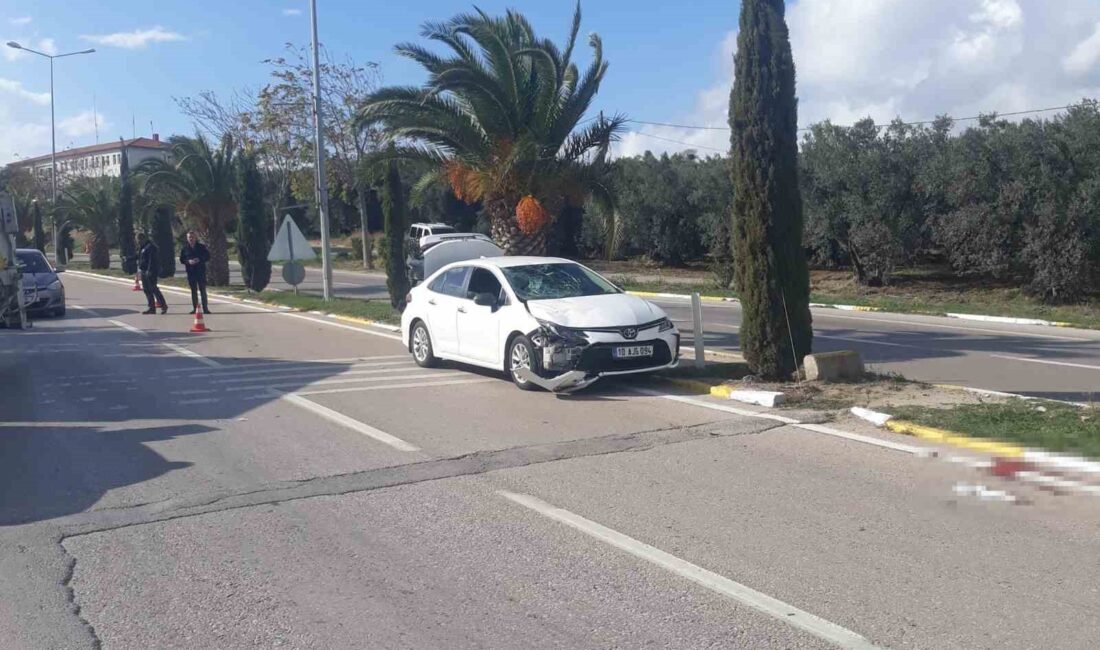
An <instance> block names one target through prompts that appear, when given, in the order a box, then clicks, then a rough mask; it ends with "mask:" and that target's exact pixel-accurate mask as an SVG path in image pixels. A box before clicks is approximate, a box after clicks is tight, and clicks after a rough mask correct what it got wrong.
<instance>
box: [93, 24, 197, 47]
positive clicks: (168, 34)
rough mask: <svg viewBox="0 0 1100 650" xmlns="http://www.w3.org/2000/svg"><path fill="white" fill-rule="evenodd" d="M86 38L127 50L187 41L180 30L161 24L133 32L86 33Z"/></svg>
mask: <svg viewBox="0 0 1100 650" xmlns="http://www.w3.org/2000/svg"><path fill="white" fill-rule="evenodd" d="M81 38H83V39H84V40H87V41H91V42H93V43H96V44H99V45H106V46H108V47H121V48H124V49H127V50H136V49H141V48H144V47H147V46H148V45H149V44H150V43H168V42H171V41H185V40H187V37H185V36H184V35H183V34H180V33H178V32H172V31H168V30H166V29H165V28H163V27H161V26H159V25H158V26H156V27H151V28H149V29H135V30H134V31H132V32H115V33H114V34H99V35H84V36H81Z"/></svg>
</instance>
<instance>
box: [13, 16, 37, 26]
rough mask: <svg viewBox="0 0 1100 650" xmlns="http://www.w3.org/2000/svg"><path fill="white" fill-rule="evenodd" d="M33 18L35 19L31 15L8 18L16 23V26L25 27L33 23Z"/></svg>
mask: <svg viewBox="0 0 1100 650" xmlns="http://www.w3.org/2000/svg"><path fill="white" fill-rule="evenodd" d="M32 20H34V19H33V18H31V17H30V16H20V17H19V18H12V19H10V20H8V22H9V23H11V24H13V25H15V26H16V27H25V26H27V25H29V24H31V21H32Z"/></svg>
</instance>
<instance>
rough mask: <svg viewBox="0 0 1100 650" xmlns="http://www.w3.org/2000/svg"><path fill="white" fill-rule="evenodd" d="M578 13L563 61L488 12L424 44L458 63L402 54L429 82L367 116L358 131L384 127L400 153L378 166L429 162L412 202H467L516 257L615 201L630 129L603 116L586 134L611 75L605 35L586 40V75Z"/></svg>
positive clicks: (379, 97)
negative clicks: (444, 186) (577, 51)
mask: <svg viewBox="0 0 1100 650" xmlns="http://www.w3.org/2000/svg"><path fill="white" fill-rule="evenodd" d="M580 25H581V10H580V4H578V5H577V7H576V10H575V11H574V14H573V25H572V30H571V31H570V34H569V39H568V41H567V42H566V46H565V49H564V51H563V50H561V49H559V48H558V47H557V46H556V45H555V44H554V43H553V42H551V41H550V40H548V39H540V38H538V37H536V35H535V32H534V30H533V29H532V27H531V25H530V23H528V21H527V19H526V18H524V17H523V15H521V14H519V13H517V12H515V11H509V12H508V13H507V14H506V15H505V16H504V17H490V16H489V15H487V14H485V13H484V12H482V11H481V10H478V11H477V12H476V13H474V14H462V15H459V16H456V17H454V18H452V19H451V20H450V21H448V22H446V23H426V24H425V25H424V26H423V28H422V35H423V36H424V37H425V38H428V39H430V40H433V41H437V42H439V43H443V44H444V45H446V46H447V47H448V48H449V49H450V50H451V53H452V54H453V56H449V57H442V56H439V55H436V54H434V53H433V52H430V51H429V50H427V49H426V48H424V47H422V46H419V45H416V44H411V43H406V44H401V45H398V46H397V48H396V51H397V53H398V54H399V55H401V56H405V57H407V58H410V59H412V60H414V61H416V62H417V63H419V64H420V65H422V66H423V67H424V68H425V69H426V70H427V71H428V74H429V77H428V82H427V83H426V84H425V86H424V87H422V88H417V87H389V88H383V89H380V90H378V91H377V92H375V93H373V94H371V95H370V96H369V97H368V98H367V99H366V101H365V103H364V105H363V107H362V108H361V109H360V111H359V114H358V119H357V124H358V126H359V128H369V127H371V126H375V125H381V126H382V127H383V128H384V130H385V132H386V133H387V135H388V136H389V137H390V138H391V139H393V140H395V141H397V142H399V143H400V146H397V147H395V148H393V149H390V150H387V151H382V152H380V153H379V154H377V155H376V156H374V157H373V159H374V160H375V161H376V162H381V161H383V160H384V159H386V158H390V157H398V158H403V159H409V160H413V161H419V162H426V163H428V165H429V169H430V170H431V171H430V172H429V173H428V174H426V175H425V176H424V177H423V178H421V179H420V181H419V182H418V183H417V184H416V186H415V187H414V195H418V194H420V193H421V192H423V191H424V190H425V189H426V188H427V187H428V186H430V185H431V184H433V183H436V182H447V183H449V184H450V186H451V189H452V190H453V191H454V193H455V195H456V196H457V197H458V198H459V199H461V200H463V201H465V202H466V203H476V202H481V203H482V204H483V205H484V207H485V210H486V212H487V214H488V216H489V220H490V223H491V225H492V234H493V239H494V240H496V242H497V243H498V244H499V245H500V246H501V247H502V248H504V250H505V251H506V252H507V253H509V254H540V253H542V252H543V251H544V250H545V247H546V234H547V230H548V227H549V224H550V221H551V220H553V219H554V218H556V217H557V216H558V215H559V214H560V213H561V211H562V210H563V209H564V208H565V207H566V206H573V207H580V206H582V205H583V204H584V203H585V201H586V200H588V199H589V198H594V199H597V200H599V201H600V202H601V203H609V202H610V201H611V198H612V197H611V192H610V188H609V186H608V184H607V183H606V178H607V164H606V163H607V154H608V150H609V148H610V146H611V143H612V142H614V141H616V140H617V139H618V136H619V134H620V133H621V131H622V128H623V125H624V123H625V122H626V119H625V118H624V117H622V116H615V117H612V118H610V119H609V118H605V117H604V116H603V114H602V113H601V114H599V115H597V116H595V117H593V118H590V119H588V120H584V121H585V122H588V124H587V125H586V126H584V127H583V128H582V129H579V130H578V128H577V127H578V126H580V125H581V124H582V119H583V118H584V115H585V113H586V112H587V111H588V109H589V107H590V105H591V103H592V100H593V98H594V97H595V96H596V93H597V91H598V90H599V87H600V82H601V81H602V80H603V78H604V74H606V72H607V65H608V64H607V62H606V61H604V58H603V45H602V42H601V40H600V37H599V36H597V35H595V34H593V35H591V36H589V39H588V40H589V45H591V47H592V51H593V60H592V63H591V65H589V67H588V69H587V70H586V71H585V73H584V74H583V75H582V74H581V73H580V71H579V70H578V68H577V66H576V64H574V63H573V62H572V61H571V58H572V55H573V49H574V45H575V44H576V41H577V34H578V33H579V32H580Z"/></svg>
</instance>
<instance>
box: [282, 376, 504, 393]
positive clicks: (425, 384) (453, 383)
mask: <svg viewBox="0 0 1100 650" xmlns="http://www.w3.org/2000/svg"><path fill="white" fill-rule="evenodd" d="M498 381H500V380H499V379H455V380H453V381H433V382H417V383H415V384H386V385H384V386H358V387H356V388H329V389H327V390H299V391H295V394H296V395H333V394H336V393H361V392H366V391H374V390H395V389H399V388H435V387H437V386H460V385H463V384H487V383H489V382H498Z"/></svg>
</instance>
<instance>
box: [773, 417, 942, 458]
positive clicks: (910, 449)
mask: <svg viewBox="0 0 1100 650" xmlns="http://www.w3.org/2000/svg"><path fill="white" fill-rule="evenodd" d="M791 426H794V427H796V428H798V429H805V430H807V431H814V432H816V433H824V434H825V435H827V436H833V437H836V438H844V439H845V440H852V441H854V442H862V443H864V444H868V445H875V446H877V447H885V448H887V449H893V450H894V451H904V452H905V453H907V454H913V455H914V456H935V455H936V450H934V449H931V448H928V447H917V446H914V445H903V444H901V443H898V442H891V441H889V440H882V439H881V438H875V437H873V436H864V435H860V434H858V433H848V432H847V431H841V430H840V429H834V428H832V427H826V426H822V425H820V424H802V423H799V424H794V425H791Z"/></svg>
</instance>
